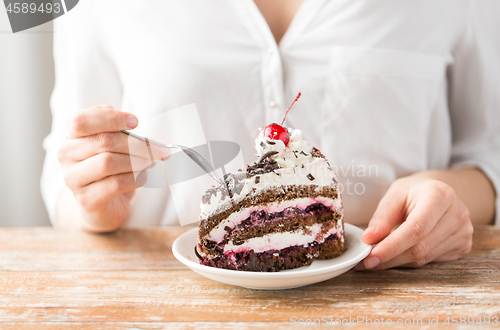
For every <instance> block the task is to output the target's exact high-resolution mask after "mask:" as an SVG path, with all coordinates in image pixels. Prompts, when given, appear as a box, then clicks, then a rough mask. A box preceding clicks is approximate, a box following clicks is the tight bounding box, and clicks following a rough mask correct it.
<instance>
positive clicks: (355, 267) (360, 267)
mask: <svg viewBox="0 0 500 330" xmlns="http://www.w3.org/2000/svg"><path fill="white" fill-rule="evenodd" d="M353 269H354V270H358V271H363V270H366V268H365V265H363V262H362V261H361V262H360V263H358V264H357V265H356V266H354V268H353Z"/></svg>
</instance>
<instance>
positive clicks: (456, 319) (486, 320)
mask: <svg viewBox="0 0 500 330" xmlns="http://www.w3.org/2000/svg"><path fill="white" fill-rule="evenodd" d="M444 324H446V325H448V326H450V325H451V326H458V325H476V326H497V325H498V316H492V317H489V316H479V317H477V318H475V317H474V316H448V317H447V318H446V320H445V321H444Z"/></svg>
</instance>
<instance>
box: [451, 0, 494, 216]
mask: <svg viewBox="0 0 500 330" xmlns="http://www.w3.org/2000/svg"><path fill="white" fill-rule="evenodd" d="M470 4H471V8H470V10H469V11H468V14H469V17H468V20H467V22H466V26H465V28H464V32H463V35H462V37H461V39H460V41H459V42H458V44H457V46H456V49H455V50H454V63H453V65H452V66H451V68H450V72H449V78H450V89H449V93H450V94H449V100H450V116H451V124H452V134H453V146H452V158H451V167H454V168H457V167H476V168H479V169H481V170H482V171H483V172H484V173H485V174H486V175H487V176H488V178H489V179H490V180H491V182H492V183H493V186H494V188H495V190H496V215H495V224H496V225H500V196H499V191H500V61H499V59H500V20H498V13H500V1H496V0H480V1H471V2H470Z"/></svg>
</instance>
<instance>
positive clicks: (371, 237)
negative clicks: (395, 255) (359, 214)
mask: <svg viewBox="0 0 500 330" xmlns="http://www.w3.org/2000/svg"><path fill="white" fill-rule="evenodd" d="M406 195H407V194H406V193H405V192H403V191H402V189H401V188H399V186H397V185H392V186H391V187H390V188H389V190H388V191H387V193H386V194H385V195H384V197H383V198H382V199H381V200H380V203H379V205H378V207H377V209H376V211H375V213H374V214H373V217H372V218H371V220H370V222H369V224H368V228H367V229H366V230H365V232H364V233H363V236H362V240H363V242H364V243H365V244H370V245H371V244H374V243H378V242H380V241H381V240H382V239H384V238H385V237H387V235H389V234H390V233H391V230H392V228H394V226H395V225H397V224H399V223H401V222H402V221H403V217H404V213H405V204H406Z"/></svg>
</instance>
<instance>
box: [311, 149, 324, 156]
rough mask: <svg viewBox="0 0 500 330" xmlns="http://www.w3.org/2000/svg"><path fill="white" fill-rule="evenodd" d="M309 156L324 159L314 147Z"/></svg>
mask: <svg viewBox="0 0 500 330" xmlns="http://www.w3.org/2000/svg"><path fill="white" fill-rule="evenodd" d="M311 155H312V156H313V157H317V158H325V155H323V154H322V153H321V151H319V149H317V148H316V147H313V148H312V151H311Z"/></svg>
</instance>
